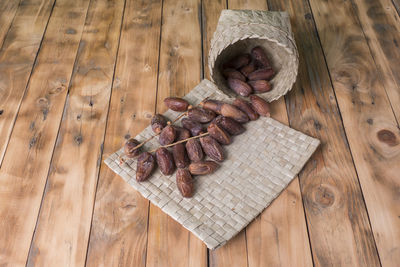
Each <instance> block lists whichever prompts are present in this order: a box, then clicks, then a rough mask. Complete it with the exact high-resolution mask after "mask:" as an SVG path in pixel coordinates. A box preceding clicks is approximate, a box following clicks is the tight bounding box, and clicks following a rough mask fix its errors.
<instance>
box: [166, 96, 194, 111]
mask: <svg viewBox="0 0 400 267" xmlns="http://www.w3.org/2000/svg"><path fill="white" fill-rule="evenodd" d="M164 104H165V105H166V106H167V107H168V108H169V109H172V110H173V111H179V112H183V111H186V110H187V109H188V107H189V103H188V102H187V101H186V100H185V99H183V98H180V97H167V98H165V99H164Z"/></svg>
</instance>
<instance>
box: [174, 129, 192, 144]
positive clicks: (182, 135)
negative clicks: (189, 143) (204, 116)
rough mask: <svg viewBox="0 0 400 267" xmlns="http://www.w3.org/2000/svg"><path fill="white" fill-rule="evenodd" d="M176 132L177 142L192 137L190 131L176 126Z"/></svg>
mask: <svg viewBox="0 0 400 267" xmlns="http://www.w3.org/2000/svg"><path fill="white" fill-rule="evenodd" d="M174 128H175V132H176V141H182V140H185V139H188V138H189V137H190V132H189V130H187V129H185V128H182V127H179V126H174Z"/></svg>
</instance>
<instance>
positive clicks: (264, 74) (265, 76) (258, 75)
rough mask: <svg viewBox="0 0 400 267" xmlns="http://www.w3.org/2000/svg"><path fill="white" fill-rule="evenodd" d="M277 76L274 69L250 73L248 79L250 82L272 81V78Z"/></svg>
mask: <svg viewBox="0 0 400 267" xmlns="http://www.w3.org/2000/svg"><path fill="white" fill-rule="evenodd" d="M274 75H275V71H274V70H273V69H272V68H268V69H259V70H256V71H253V72H252V73H250V74H249V75H248V76H247V77H248V78H249V80H250V81H257V80H271V78H272V77H273V76H274Z"/></svg>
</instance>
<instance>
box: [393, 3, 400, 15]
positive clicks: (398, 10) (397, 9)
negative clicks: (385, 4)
mask: <svg viewBox="0 0 400 267" xmlns="http://www.w3.org/2000/svg"><path fill="white" fill-rule="evenodd" d="M392 3H393V6H394V8H395V9H396V11H397V14H398V15H399V16H400V0H392Z"/></svg>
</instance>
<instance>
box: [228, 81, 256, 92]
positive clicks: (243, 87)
mask: <svg viewBox="0 0 400 267" xmlns="http://www.w3.org/2000/svg"><path fill="white" fill-rule="evenodd" d="M228 86H229V88H231V89H232V90H233V91H234V92H235V93H236V94H238V95H241V96H249V95H250V94H251V93H252V92H253V89H252V88H251V86H250V85H248V84H247V83H245V82H243V81H241V80H238V79H232V78H229V79H228Z"/></svg>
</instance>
